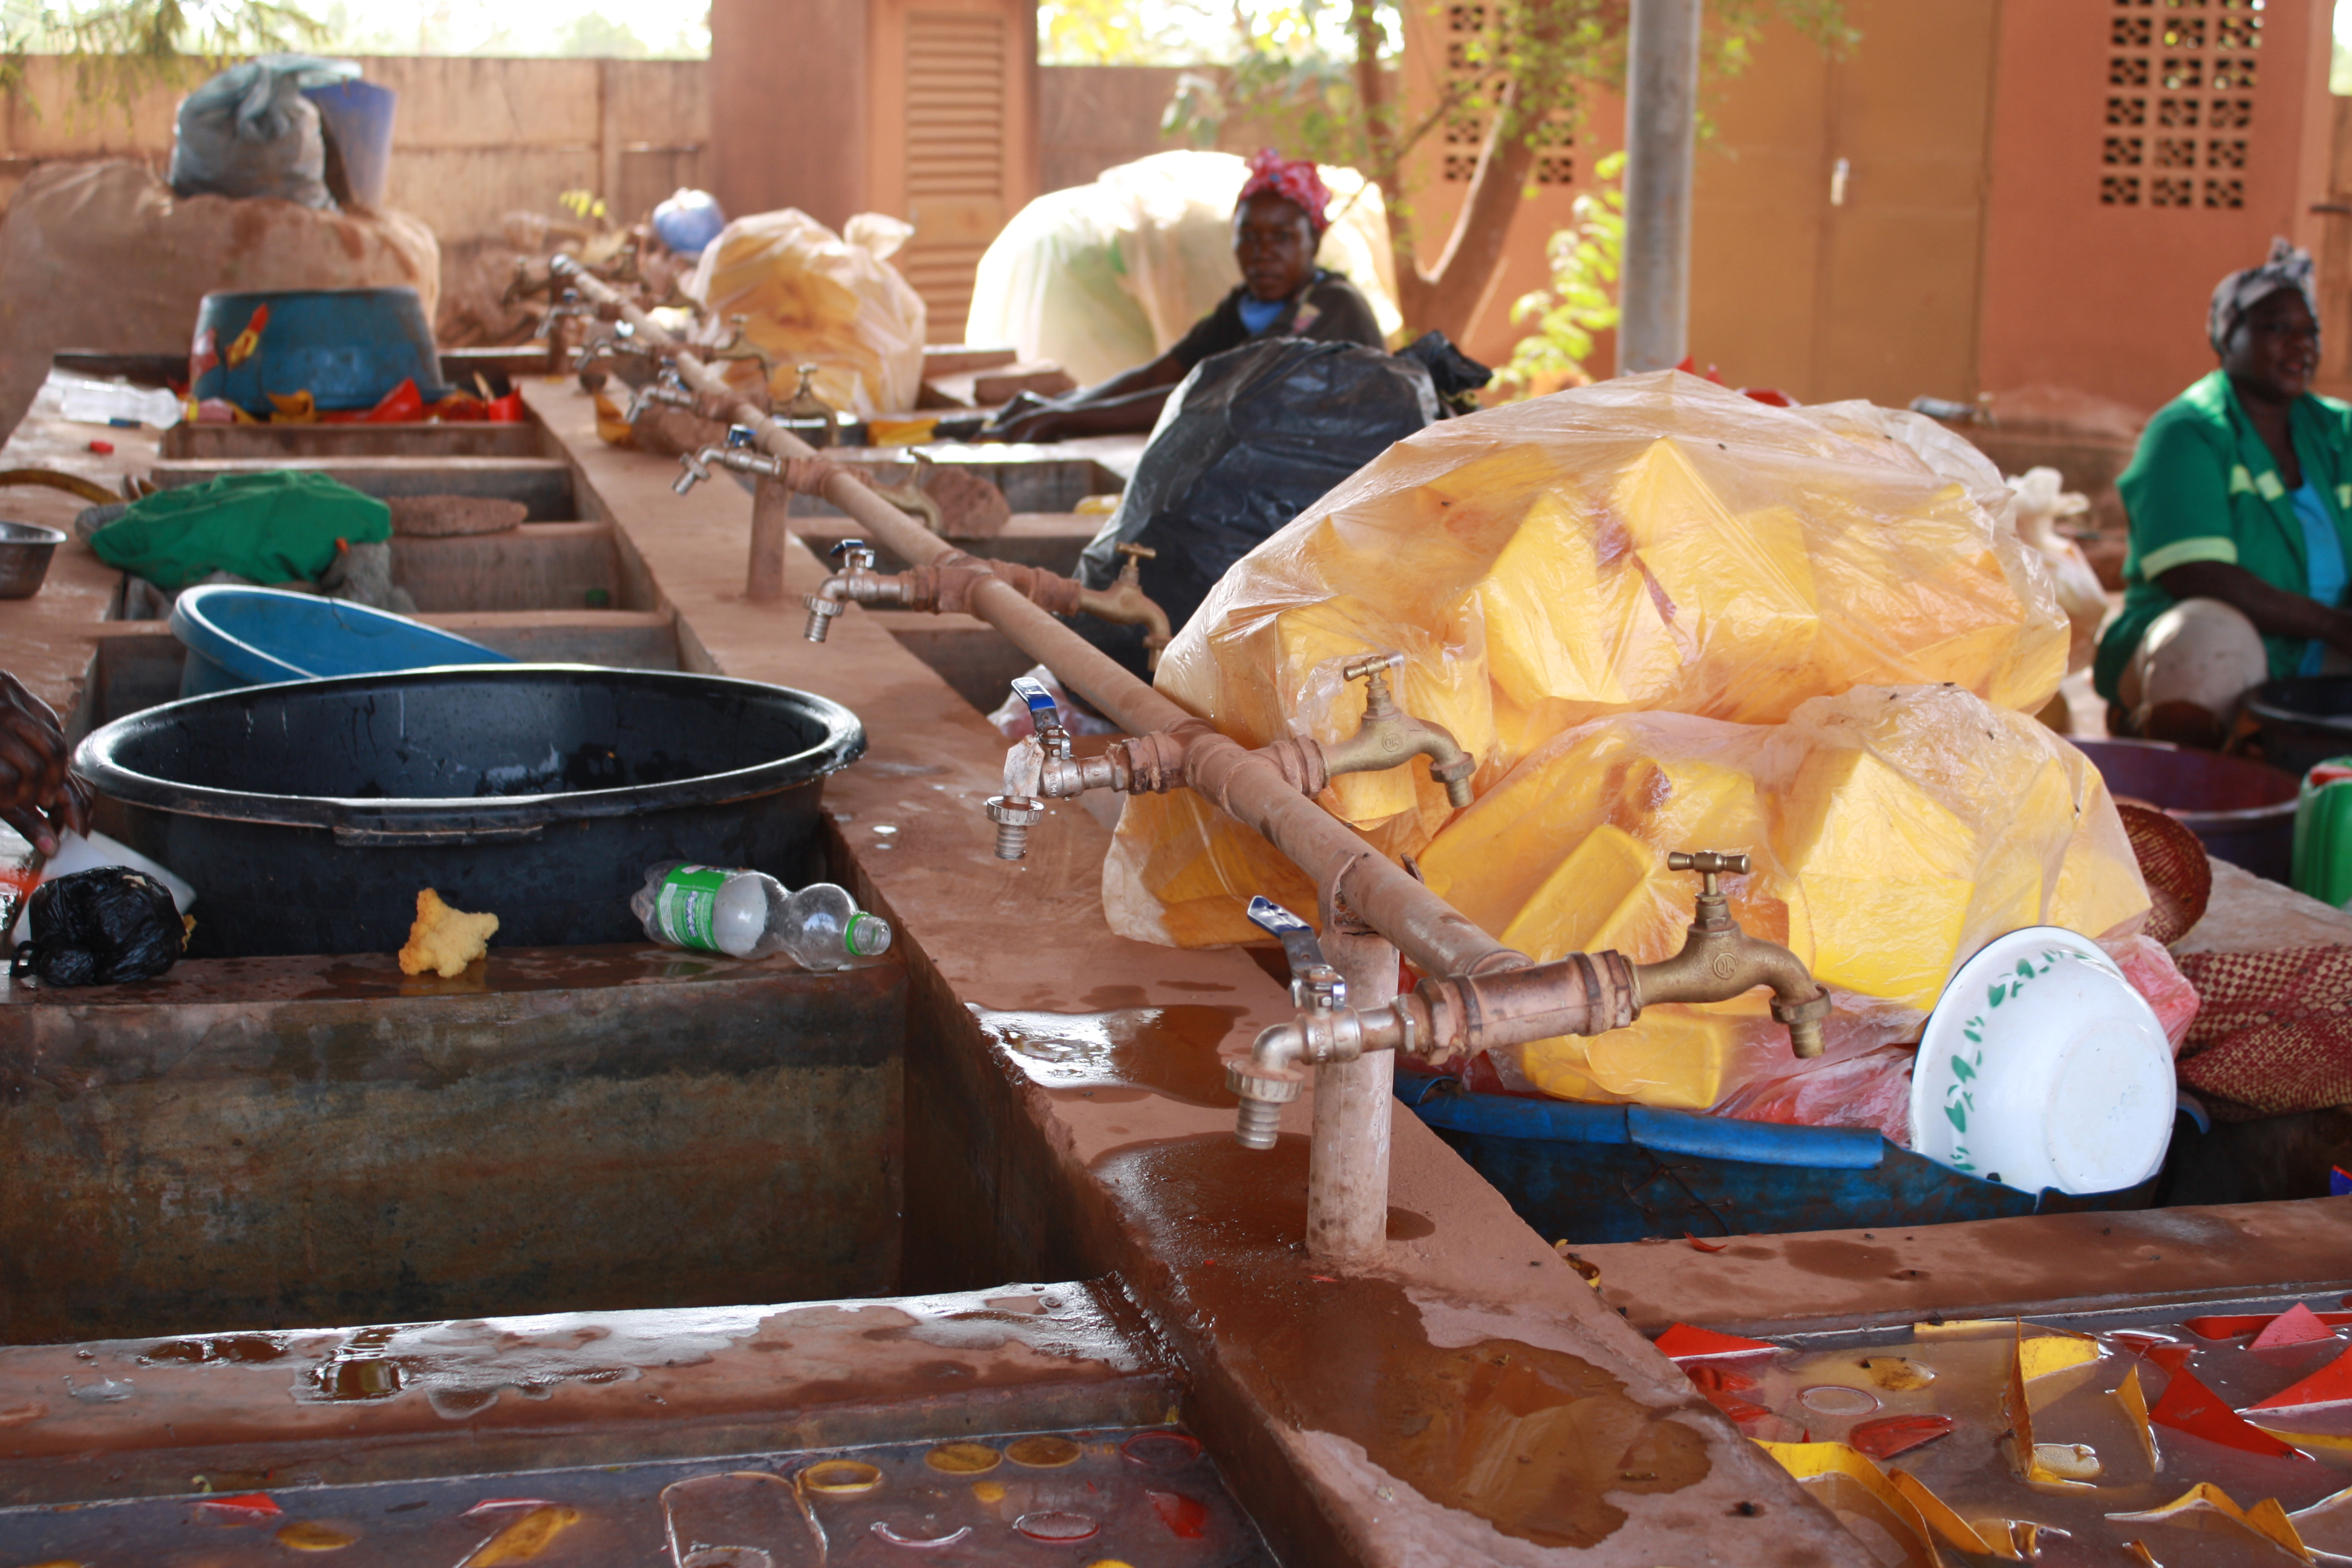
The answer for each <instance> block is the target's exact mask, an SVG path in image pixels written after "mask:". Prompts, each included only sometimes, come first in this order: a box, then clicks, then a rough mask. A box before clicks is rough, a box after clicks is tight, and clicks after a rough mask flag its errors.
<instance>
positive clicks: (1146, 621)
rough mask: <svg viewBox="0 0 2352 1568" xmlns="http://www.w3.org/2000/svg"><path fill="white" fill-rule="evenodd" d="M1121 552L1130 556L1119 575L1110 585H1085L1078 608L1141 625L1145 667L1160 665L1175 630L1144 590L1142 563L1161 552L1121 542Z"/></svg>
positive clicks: (1122, 621) (1117, 620)
mask: <svg viewBox="0 0 2352 1568" xmlns="http://www.w3.org/2000/svg"><path fill="white" fill-rule="evenodd" d="M1118 552H1119V553H1120V554H1121V555H1124V556H1126V557H1127V560H1126V563H1124V564H1122V565H1121V566H1120V567H1119V569H1118V578H1117V579H1116V580H1115V581H1113V582H1112V584H1111V585H1110V586H1109V587H1108V588H1086V589H1081V590H1080V591H1079V594H1078V608H1079V609H1080V610H1082V611H1084V612H1085V613H1086V614H1087V615H1089V616H1095V617H1096V618H1097V619H1098V620H1106V621H1114V622H1117V623H1118V625H1120V626H1141V627H1143V628H1144V631H1143V667H1144V668H1146V669H1157V668H1160V649H1161V648H1164V647H1167V646H1168V639H1169V638H1170V637H1172V636H1174V635H1175V634H1174V632H1173V631H1172V630H1171V629H1170V627H1169V625H1168V612H1167V611H1165V610H1163V609H1161V608H1160V606H1159V605H1155V604H1153V603H1152V602H1151V600H1150V597H1149V596H1147V595H1145V594H1144V592H1143V563H1144V562H1146V561H1149V560H1150V559H1152V558H1153V557H1154V556H1156V555H1158V554H1159V553H1160V552H1158V551H1157V550H1153V549H1151V548H1150V546H1148V545H1142V544H1122V545H1120V546H1119V547H1118Z"/></svg>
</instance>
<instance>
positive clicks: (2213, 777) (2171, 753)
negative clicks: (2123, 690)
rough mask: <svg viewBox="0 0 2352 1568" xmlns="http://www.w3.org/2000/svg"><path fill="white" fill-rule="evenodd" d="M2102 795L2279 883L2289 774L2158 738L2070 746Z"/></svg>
mask: <svg viewBox="0 0 2352 1568" xmlns="http://www.w3.org/2000/svg"><path fill="white" fill-rule="evenodd" d="M2074 744H2075V745H2077V746H2079V747H2081V748H2082V751H2083V754H2084V755H2085V756H2087V757H2089V758H2090V759H2091V761H2092V763H2094V764H2095V765H2096V766H2097V768H2098V770H2099V775H2100V776H2101V777H2102V778H2104V779H2105V780H2106V782H2107V793H2108V794H2110V795H2122V796H2125V797H2126V798H2128V799H2131V800H2137V801H2140V802H2142V803H2144V804H2146V805H2152V806H2155V807H2156V808H2158V810H2160V811H2162V812H2164V813H2165V814H2166V815H2167V816H2171V817H2173V818H2175V819H2177V820H2178V821H2179V822H2180V823H2181V824H2182V825H2183V826H2186V827H2188V829H2189V831H2190V832H2192V833H2194V834H2196V835H2197V837H2198V840H2199V841H2200V843H2202V844H2203V845H2204V846H2205V853H2206V854H2208V855H2210V856H2211V857H2212V858H2214V859H2216V860H2227V861H2228V862H2230V864H2231V865H2232V866H2237V867H2242V868H2244V869H2246V870H2249V871H2252V873H2253V874H2254V875H2255V876H2257V877H2268V878H2269V879H2271V880H2272V881H2273V882H2284V881H2285V880H2286V879H2287V874H2288V872H2289V871H2290V870H2291V869H2292V867H2293V862H2294V807H2295V792H2296V788H2297V783H2298V781H2297V779H2296V776H2295V775H2294V774H2293V773H2282V772H2280V771H2279V770H2278V769H2276V768H2273V767H2268V766H2265V765H2264V764H2263V763H2256V762H2250V761H2248V760H2247V759H2246V758H2244V757H2224V756H2221V755H2218V754H2217V753H2215V752H2200V751H2194V750H2191V749H2189V748H2187V747H2183V746H2168V745H2166V744H2164V743H2163V742H2160V741H2077V742H2074Z"/></svg>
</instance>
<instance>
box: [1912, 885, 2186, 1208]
mask: <svg viewBox="0 0 2352 1568" xmlns="http://www.w3.org/2000/svg"><path fill="white" fill-rule="evenodd" d="M2174 1104H2175V1093H2174V1089H2173V1077H2172V1051H2171V1048H2170V1047H2169V1046H2168V1044H2167V1042H2166V1040H2165V1037H2164V1027H2163V1026H2162V1025H2160V1024H2158V1022H2157V1019H2156V1014H2155V1011H2154V1010H2153V1009H2151V1008H2150V1007H2149V1006H2148V1005H2147V1001H2146V1000H2145V999H2144V998H2143V997H2142V996H2141V995H2140V994H2139V993H2138V992H2137V991H2135V990H2133V989H2132V987H2131V983H2130V982H2128V981H2126V979H2125V978H2124V976H2123V971H2122V970H2120V969H2118V968H2117V967H2116V963H2115V961H2114V960H2112V959H2110V958H2109V957H2108V956H2107V955H2106V954H2105V952H2101V951H2100V950H2099V947H2098V944H2097V943H2095V942H2092V941H2091V939H2090V938H2088V937H2085V936H2082V935H2080V934H2078V933H2076V932H2074V931H2063V930H2061V929H2060V928H2058V927H2056V926H2029V927H2027V928H2026V929H2025V930H2023V931H2011V933H2010V934H2009V935H2007V936H2004V937H2000V938H1997V939H1995V940H1994V941H1993V942H1990V943H1989V944H1987V945H1986V947H1985V948H1984V950H1983V951H1982V952H1979V953H1978V954H1977V955H1976V956H1975V957H1974V958H1971V959H1969V961H1968V963H1964V964H1962V965H1961V966H1960V970H1959V973H1957V974H1955V975H1953V976H1952V982H1951V984H1949V985H1947V986H1946V987H1945V988H1944V994H1943V995H1942V996H1941V997H1940V998H1939V999H1938V1000H1937V1003H1936V1010H1935V1012H1934V1013H1933V1014H1932V1015H1930V1016H1929V1017H1928V1019H1927V1031H1926V1033H1925V1034H1924V1035H1923V1036H1922V1037H1921V1040H1920V1044H1919V1058H1918V1060H1917V1062H1916V1064H1915V1066H1914V1067H1913V1068H1912V1073H1911V1147H1912V1148H1913V1149H1915V1150H1916V1151H1917V1152H1919V1153H1921V1154H1924V1155H1926V1156H1927V1158H1928V1159H1930V1160H1933V1161H1935V1162H1937V1163H1938V1164H1941V1165H1947V1166H1949V1167H1950V1168H1951V1169H1953V1170H1955V1171H1960V1172H1964V1173H1967V1174H1969V1175H1972V1176H1976V1177H1979V1178H1980V1179H1981V1180H1984V1181H1988V1182H1998V1183H2000V1184H2001V1185H2003V1186H2006V1187H2015V1188H2017V1189H2018V1190H2020V1191H2021V1192H2028V1193H2033V1192H2040V1191H2042V1189H2044V1188H2049V1187H2054V1188H2056V1189H2057V1190H2058V1191H2060V1192H2062V1193H2111V1192H2116V1191H2118V1190H2120V1189H2122V1188H2125V1187H2131V1186H2137V1184H2140V1183H2141V1182H2144V1181H2146V1180H2147V1179H2148V1178H2149V1177H2150V1176H2152V1175H2154V1174H2156V1172H2157V1169H2158V1166H2160V1165H2162V1164H2163V1163H2164V1152H2165V1149H2166V1147H2167V1145H2168V1143H2169V1142H2171V1138H2172V1118H2173V1109H2174Z"/></svg>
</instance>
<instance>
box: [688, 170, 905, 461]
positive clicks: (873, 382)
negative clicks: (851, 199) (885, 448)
mask: <svg viewBox="0 0 2352 1568" xmlns="http://www.w3.org/2000/svg"><path fill="white" fill-rule="evenodd" d="M913 232H914V230H913V229H912V228H910V227H909V226H908V225H906V224H904V223H901V222H899V221H898V219H896V218H891V217H885V216H882V215H881V214H879V213H860V214H858V215H857V216H856V217H853V218H851V219H850V220H849V225H848V231H847V235H846V237H844V236H842V235H837V234H835V233H834V232H833V230H831V229H829V228H827V227H825V226H824V225H823V224H821V223H819V222H817V221H816V219H814V218H813V217H811V216H808V214H806V213H804V212H802V211H800V210H799V209H798V208H796V207H786V208H785V209H784V210H783V211H782V212H772V213H757V214H754V215H753V216H750V217H744V218H737V219H736V220H735V221H734V222H733V223H730V224H729V225H728V226H726V228H725V229H723V230H722V231H720V233H719V237H718V238H717V239H715V240H713V241H711V242H710V246H709V248H708V249H706V250H705V251H703V253H702V260H701V261H700V262H699V263H698V265H697V266H696V268H695V269H694V272H693V275H692V276H691V277H689V278H688V279H687V280H686V282H685V283H684V284H683V285H681V287H682V288H683V289H684V290H685V292H686V294H687V295H688V297H689V298H691V299H694V300H699V301H700V302H701V303H702V304H703V306H704V307H705V308H706V309H708V310H709V318H708V321H707V323H706V327H705V329H704V331H703V334H702V335H703V336H704V337H705V338H709V339H710V341H713V342H717V341H720V340H723V339H724V338H725V337H726V336H727V335H729V334H730V332H731V331H732V327H731V320H732V318H734V317H736V316H741V317H743V318H744V322H743V331H744V336H745V337H746V338H747V339H748V340H749V341H750V342H752V343H755V344H757V345H758V346H759V347H761V348H763V349H765V350H767V351H768V354H769V357H770V358H771V359H772V361H773V362H774V364H775V369H774V372H773V373H772V374H771V375H770V377H769V380H768V391H769V394H770V395H772V397H774V398H775V400H776V401H777V402H779V403H782V402H783V401H785V400H786V399H788V398H790V397H791V396H792V395H793V390H794V389H795V388H796V387H798V386H799V384H800V376H799V374H798V373H797V372H796V371H795V370H794V368H793V367H794V366H796V365H800V364H803V363H814V364H815V365H816V367H817V374H816V378H815V379H816V391H817V395H819V396H821V397H823V398H824V400H825V401H826V402H827V403H829V404H831V405H833V406H835V408H846V409H849V410H851V411H853V412H855V413H856V415H857V416H859V417H860V418H865V417H867V416H871V415H875V414H879V413H887V412H891V411H896V410H901V409H908V408H912V407H914V406H915V400H916V396H917V395H918V394H919V392H920V391H921V390H922V384H923V334H924V331H925V320H924V310H923V300H922V296H921V295H919V294H918V293H916V292H915V290H914V288H913V286H912V285H910V284H908V281H907V280H906V279H904V278H901V277H899V276H898V269H897V268H894V267H892V266H891V265H890V262H889V258H890V257H891V256H892V255H893V254H895V253H896V252H897V250H898V247H900V246H901V245H903V244H905V243H906V240H907V237H908V235H910V234H912V233H913ZM712 333H716V334H717V337H716V338H711V334H712ZM747 366H748V369H747V368H746V367H747ZM725 368H726V370H727V373H728V374H729V375H730V378H731V377H735V376H738V375H744V374H748V375H749V376H750V378H751V380H753V381H756V380H758V378H759V371H758V365H757V363H756V362H749V361H732V362H729V363H727V365H726V367H725Z"/></svg>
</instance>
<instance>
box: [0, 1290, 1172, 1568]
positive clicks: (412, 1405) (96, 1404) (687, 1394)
mask: <svg viewBox="0 0 2352 1568" xmlns="http://www.w3.org/2000/svg"><path fill="white" fill-rule="evenodd" d="M1125 1311H1126V1309H1125V1308H1124V1306H1123V1305H1122V1304H1121V1303H1119V1302H1118V1300H1116V1299H1115V1298H1113V1299H1109V1300H1106V1299H1105V1298H1103V1297H1102V1296H1100V1295H1099V1294H1098V1293H1097V1291H1096V1290H1094V1289H1091V1288H1089V1287H1087V1286H1084V1285H1075V1284H1065V1285H1022V1286H1005V1287H1001V1288H999V1289H994V1290H991V1291H984V1292H974V1293H967V1294H955V1295H944V1296H935V1297H922V1298H901V1299H897V1300H851V1301H833V1302H825V1301H819V1302H798V1303H793V1304H791V1305H786V1306H773V1307H765V1306H740V1307H723V1308H704V1309H696V1310H677V1311H622V1312H583V1313H571V1314H556V1315H546V1316H538V1317H527V1318H500V1319H489V1320H481V1319H476V1320H457V1321H442V1322H425V1323H408V1324H395V1325H387V1326H383V1327H378V1328H366V1329H316V1330H300V1331H288V1332H284V1333H277V1334H268V1335H261V1334H239V1335H226V1336H220V1335H213V1336H204V1335H176V1336H173V1337H171V1338H169V1339H162V1340H156V1339H147V1340H127V1341H106V1342H91V1343H86V1344H81V1345H55V1346H29V1347H16V1348H11V1349H7V1350H0V1437H5V1443H4V1444H0V1502H5V1503H7V1504H12V1505H13V1504H26V1503H51V1504H54V1503H60V1502H74V1501H86V1500H96V1499H101V1498H123V1497H156V1496H172V1495H175V1494H181V1493H185V1492H188V1491H193V1490H202V1489H205V1487H204V1486H203V1485H199V1484H197V1483H196V1482H195V1480H194V1478H196V1477H199V1476H201V1477H203V1478H205V1485H208V1486H209V1487H210V1489H212V1490H214V1491H215V1492H218V1491H227V1490H242V1489H255V1488H263V1487H268V1486H277V1485H294V1486H301V1485H322V1484H331V1485H348V1484H360V1483H368V1482H377V1481H387V1480H398V1479H415V1478H421V1477H436V1476H452V1475H476V1474H481V1473H484V1472H486V1471H496V1470H522V1469H533V1468H544V1467H548V1466H559V1465H584V1464H604V1463H619V1462H635V1461H642V1460H648V1459H656V1458H688V1457H697V1456H710V1455H726V1454H740V1453H747V1452H753V1451H757V1450H760V1449H784V1448H806V1447H837V1446H844V1445H851V1444H862V1443H876V1442H896V1441H908V1440H914V1439H929V1440H947V1439H952V1438H959V1437H964V1436H977V1435H982V1434H985V1433H989V1432H1001V1431H1022V1430H1034V1429H1036V1428H1038V1427H1041V1426H1042V1427H1046V1428H1053V1427H1066V1426H1102V1425H1145V1424H1151V1423H1158V1422H1161V1421H1163V1420H1165V1419H1166V1417H1167V1415H1168V1413H1169V1411H1170V1410H1171V1407H1174V1406H1175V1405H1177V1404H1178V1402H1179V1400H1180V1397H1181V1395H1180V1390H1179V1386H1178V1384H1177V1383H1176V1382H1175V1380H1174V1377H1173V1369H1172V1368H1171V1366H1170V1365H1169V1364H1168V1363H1166V1362H1165V1361H1164V1359H1163V1358H1162V1357H1161V1356H1160V1354H1159V1353H1158V1352H1157V1351H1156V1349H1155V1347H1153V1346H1152V1345H1151V1344H1150V1342H1149V1340H1148V1338H1145V1337H1140V1336H1139V1335H1138V1334H1137V1332H1136V1331H1135V1329H1134V1327H1133V1325H1132V1321H1131V1320H1129V1319H1125V1318H1123V1316H1122V1314H1124V1313H1125ZM366 1366H372V1367H374V1368H376V1369H377V1371H376V1373H374V1374H373V1375H370V1376H365V1377H362V1376H358V1375H355V1374H354V1373H352V1369H353V1368H355V1367H366ZM12 1545H13V1542H10V1541H9V1540H8V1538H7V1535H6V1532H5V1528H0V1555H7V1554H9V1553H8V1549H9V1548H10V1547H11V1546H12Z"/></svg>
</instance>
